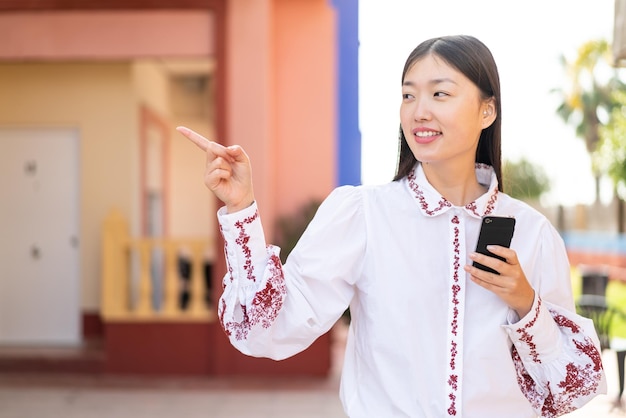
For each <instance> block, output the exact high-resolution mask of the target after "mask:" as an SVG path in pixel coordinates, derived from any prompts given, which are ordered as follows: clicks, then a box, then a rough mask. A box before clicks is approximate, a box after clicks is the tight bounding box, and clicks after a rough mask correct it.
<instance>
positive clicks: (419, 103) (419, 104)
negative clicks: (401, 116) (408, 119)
mask: <svg viewBox="0 0 626 418" xmlns="http://www.w3.org/2000/svg"><path fill="white" fill-rule="evenodd" d="M413 118H414V119H415V120H416V121H425V120H430V118H431V113H430V109H429V107H428V104H427V102H426V101H425V100H415V109H414V112H413Z"/></svg>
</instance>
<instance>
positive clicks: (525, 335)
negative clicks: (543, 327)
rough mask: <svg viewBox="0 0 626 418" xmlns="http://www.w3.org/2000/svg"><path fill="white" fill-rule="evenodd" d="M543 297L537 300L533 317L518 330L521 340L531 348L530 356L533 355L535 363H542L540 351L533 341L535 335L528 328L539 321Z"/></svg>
mask: <svg viewBox="0 0 626 418" xmlns="http://www.w3.org/2000/svg"><path fill="white" fill-rule="evenodd" d="M541 304H542V303H541V298H539V299H538V300H537V307H536V308H535V316H534V317H533V319H531V320H530V321H528V324H526V325H525V326H524V327H523V328H520V329H518V330H517V332H518V333H519V334H520V340H521V341H523V342H525V343H526V345H528V347H529V348H530V356H531V357H532V359H533V361H534V362H535V363H541V359H540V358H539V353H538V352H537V345H536V344H535V343H534V342H533V336H532V334H531V333H530V332H528V330H529V329H530V328H532V326H533V325H535V323H536V322H537V318H538V317H539V310H540V309H541Z"/></svg>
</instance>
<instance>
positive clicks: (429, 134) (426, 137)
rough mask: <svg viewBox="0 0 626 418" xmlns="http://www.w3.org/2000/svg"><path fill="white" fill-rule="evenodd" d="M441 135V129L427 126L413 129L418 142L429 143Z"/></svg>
mask: <svg viewBox="0 0 626 418" xmlns="http://www.w3.org/2000/svg"><path fill="white" fill-rule="evenodd" d="M440 136H441V131H435V130H432V129H426V128H417V129H413V137H414V138H415V142H417V143H418V144H429V143H431V142H433V141H434V140H435V139H437V138H439V137H440Z"/></svg>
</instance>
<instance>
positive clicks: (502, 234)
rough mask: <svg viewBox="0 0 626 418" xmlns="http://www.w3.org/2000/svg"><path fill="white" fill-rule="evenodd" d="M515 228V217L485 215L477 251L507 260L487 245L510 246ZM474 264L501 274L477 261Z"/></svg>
mask: <svg viewBox="0 0 626 418" xmlns="http://www.w3.org/2000/svg"><path fill="white" fill-rule="evenodd" d="M514 230H515V218H511V217H506V216H484V217H483V219H482V223H481V226H480V233H479V235H478V243H477V244H476V252H477V253H481V254H485V255H487V256H489V257H495V258H497V259H499V260H502V261H506V260H505V259H504V258H503V257H500V256H497V255H495V254H493V253H492V252H490V251H489V250H487V246H488V245H499V246H501V247H507V248H508V247H509V246H510V245H511V240H512V239H513V232H514ZM472 265H473V266H474V267H477V268H479V269H481V270H484V271H489V272H491V273H495V274H500V273H498V272H497V271H495V270H494V269H492V268H489V267H487V266H484V265H482V264H480V263H477V262H475V261H474V262H473V263H472Z"/></svg>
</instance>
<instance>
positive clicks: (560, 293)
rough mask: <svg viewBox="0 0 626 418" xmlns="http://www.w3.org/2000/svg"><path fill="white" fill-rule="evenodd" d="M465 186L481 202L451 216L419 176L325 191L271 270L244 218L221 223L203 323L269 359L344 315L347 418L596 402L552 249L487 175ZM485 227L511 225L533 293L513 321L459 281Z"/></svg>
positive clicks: (251, 221) (591, 359) (595, 386)
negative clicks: (495, 222) (488, 221)
mask: <svg viewBox="0 0 626 418" xmlns="http://www.w3.org/2000/svg"><path fill="white" fill-rule="evenodd" d="M476 173H477V178H478V180H479V182H480V183H481V184H484V185H485V186H488V187H489V190H488V192H487V193H485V194H484V195H483V196H481V197H480V198H478V199H477V200H476V201H474V202H472V203H470V204H468V205H467V206H465V207H456V206H453V205H452V204H451V203H450V202H449V201H447V200H446V199H445V198H443V197H442V196H441V195H440V194H439V193H438V192H437V191H436V190H435V189H434V188H433V187H432V186H431V185H430V184H429V183H428V181H427V180H426V177H425V175H424V173H423V170H422V167H421V165H419V164H418V165H417V166H416V169H415V170H414V171H413V173H411V175H409V176H408V177H407V178H405V179H403V180H401V181H396V182H391V183H389V184H385V185H377V186H356V187H354V186H343V187H339V188H337V189H335V190H334V191H333V192H332V193H331V194H330V195H329V196H328V198H327V199H326V200H325V201H324V203H323V204H322V205H321V206H320V208H319V210H318V212H317V214H316V216H315V218H314V219H313V221H312V222H311V223H310V225H309V227H308V228H307V230H306V232H305V233H304V234H303V236H302V237H301V239H300V241H299V242H298V244H297V245H296V247H295V248H294V249H293V251H292V252H291V254H290V256H289V258H288V260H287V262H286V263H285V265H282V264H281V262H280V259H279V251H280V249H279V248H277V247H275V246H272V245H267V244H266V242H265V237H264V233H263V229H262V225H261V220H260V218H259V214H258V211H257V207H256V205H255V204H253V205H252V206H251V207H249V208H247V209H245V210H242V211H240V212H236V213H232V214H227V213H226V212H225V210H224V208H222V209H220V211H219V212H218V218H219V222H220V227H221V230H222V233H223V236H224V238H225V242H226V245H225V255H226V259H227V266H228V272H227V274H226V276H225V277H224V293H223V295H222V297H221V299H220V304H219V308H218V310H219V312H218V313H219V318H220V321H221V323H222V326H223V328H224V330H225V331H226V333H227V335H228V336H229V337H230V340H231V343H232V344H233V345H234V346H235V347H236V348H237V349H238V350H240V351H241V352H243V353H245V354H248V355H253V356H259V357H269V358H273V359H284V358H286V357H289V356H292V355H294V354H296V353H298V352H300V351H302V350H304V349H306V348H307V347H308V346H309V345H310V344H311V343H312V342H313V341H314V340H315V339H316V338H317V337H318V336H320V335H322V334H323V333H325V332H327V331H328V330H329V329H330V328H331V327H332V326H333V324H335V322H336V321H337V320H338V319H339V317H340V316H341V315H342V313H343V312H344V311H345V309H346V308H347V307H348V305H349V306H350V313H351V324H350V330H349V333H348V341H347V346H346V353H345V361H344V367H343V371H342V378H341V390H340V392H341V400H342V403H343V406H344V409H345V412H346V414H347V415H348V416H350V417H352V418H356V417H359V418H360V417H376V418H379V417H385V418H391V417H410V418H435V417H443V416H450V417H452V416H455V417H477V418H502V417H507V418H531V417H537V416H542V417H556V416H559V415H561V414H564V413H566V412H570V411H572V410H574V409H577V408H579V407H581V406H582V405H583V404H585V403H586V402H588V401H589V400H590V399H591V398H593V397H594V396H596V395H597V394H599V393H606V378H605V375H604V370H603V368H602V362H601V352H600V350H599V344H598V338H597V336H596V333H595V331H594V328H593V324H592V322H591V321H590V320H588V319H586V318H583V317H580V316H578V315H576V314H575V313H574V304H573V298H572V293H571V285H570V270H569V264H568V259H567V255H566V252H565V247H564V244H563V241H562V240H561V238H560V236H559V234H558V233H557V231H556V230H555V229H554V228H553V227H552V225H551V224H550V223H549V221H548V220H547V219H546V218H545V217H544V216H543V215H541V214H540V213H539V212H537V211H536V210H534V209H532V208H531V207H530V206H528V205H526V204H525V203H523V202H520V201H518V200H515V199H513V198H511V197H510V196H508V195H506V194H504V193H500V192H498V190H497V189H498V185H497V180H496V176H495V174H494V173H493V170H492V169H491V167H489V166H485V165H481V164H478V165H477V169H476ZM487 214H492V215H503V216H514V217H515V218H516V220H517V223H516V231H515V234H514V236H513V241H512V243H511V248H513V249H514V250H515V251H516V252H517V255H518V258H519V260H520V263H521V265H522V267H523V270H524V272H525V274H526V276H527V278H528V280H529V281H530V283H531V285H532V286H533V288H534V289H535V294H536V296H535V301H534V304H533V307H532V309H531V312H530V313H529V314H528V315H527V316H526V317H524V318H521V319H520V318H518V317H517V315H516V314H515V313H514V311H512V310H511V309H510V308H509V307H508V306H506V305H505V304H504V303H503V302H502V301H501V300H500V299H499V298H498V297H497V296H495V295H494V294H493V293H491V292H489V291H487V290H485V289H483V288H481V287H479V286H478V285H476V284H475V283H473V282H472V281H471V280H469V278H468V277H467V273H465V271H464V270H463V266H464V265H465V264H468V263H470V260H469V258H468V254H469V253H470V252H471V251H473V250H474V247H475V245H476V241H477V239H478V232H479V227H480V221H481V217H482V216H484V215H487Z"/></svg>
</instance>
